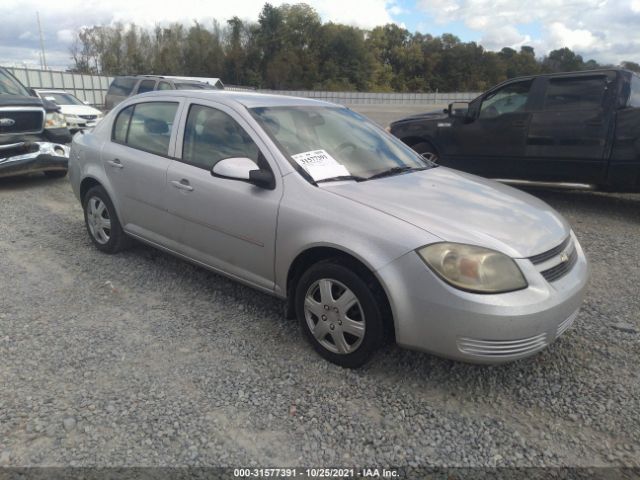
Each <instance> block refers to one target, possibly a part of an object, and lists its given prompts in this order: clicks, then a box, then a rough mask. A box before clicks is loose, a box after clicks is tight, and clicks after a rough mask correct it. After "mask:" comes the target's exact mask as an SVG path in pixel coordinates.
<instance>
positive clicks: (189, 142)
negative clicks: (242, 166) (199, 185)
mask: <svg viewBox="0 0 640 480" xmlns="http://www.w3.org/2000/svg"><path fill="white" fill-rule="evenodd" d="M259 154H260V150H259V149H258V146H257V145H256V144H255V143H254V141H253V140H252V139H251V137H250V136H249V134H247V132H246V131H245V130H244V129H243V128H242V127H241V126H240V125H239V124H238V122H236V121H235V120H234V119H233V118H231V116H229V115H228V114H226V113H224V112H222V111H220V110H217V109H215V108H210V107H204V106H201V105H192V106H191V108H190V109H189V115H188V117H187V124H186V126H185V131H184V145H183V147H182V160H183V161H185V162H187V163H190V164H192V165H195V166H197V167H201V168H205V169H207V170H211V169H212V168H213V166H214V165H215V164H216V163H217V162H219V161H220V160H222V159H224V158H233V157H245V158H250V159H251V160H253V161H254V162H256V163H259V159H258V157H259Z"/></svg>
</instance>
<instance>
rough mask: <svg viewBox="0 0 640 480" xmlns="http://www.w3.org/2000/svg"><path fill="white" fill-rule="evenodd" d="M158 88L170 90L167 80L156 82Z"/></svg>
mask: <svg viewBox="0 0 640 480" xmlns="http://www.w3.org/2000/svg"><path fill="white" fill-rule="evenodd" d="M158 90H172V88H171V84H170V83H169V82H160V83H159V84H158Z"/></svg>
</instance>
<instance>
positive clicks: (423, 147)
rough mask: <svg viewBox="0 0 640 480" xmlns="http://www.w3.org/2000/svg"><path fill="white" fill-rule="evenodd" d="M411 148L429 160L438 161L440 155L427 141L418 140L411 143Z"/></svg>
mask: <svg viewBox="0 0 640 480" xmlns="http://www.w3.org/2000/svg"><path fill="white" fill-rule="evenodd" d="M411 148H412V149H414V150H415V151H416V152H418V153H419V154H420V155H422V156H423V157H425V158H426V159H427V160H430V161H431V162H433V163H438V161H439V159H440V156H439V155H438V150H436V148H435V147H434V146H433V145H431V144H430V143H429V142H419V143H415V144H413V145H411Z"/></svg>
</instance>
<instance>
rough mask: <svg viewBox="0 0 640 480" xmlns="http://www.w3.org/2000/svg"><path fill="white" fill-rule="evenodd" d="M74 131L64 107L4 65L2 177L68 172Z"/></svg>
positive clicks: (0, 75) (0, 85)
mask: <svg viewBox="0 0 640 480" xmlns="http://www.w3.org/2000/svg"><path fill="white" fill-rule="evenodd" d="M70 142H71V134H70V133H69V130H68V129H67V126H66V123H65V120H64V116H63V115H62V114H61V113H60V108H59V107H58V106H57V105H56V104H55V103H52V102H50V101H48V100H43V99H41V98H39V97H37V96H36V95H35V94H33V93H32V92H30V91H29V90H28V89H27V88H25V87H24V85H22V84H21V83H20V82H19V81H18V79H17V78H15V77H14V76H13V75H11V73H9V72H8V71H7V70H6V69H4V68H2V67H0V177H9V176H13V175H22V174H26V173H32V172H44V173H45V175H47V176H51V177H62V176H64V175H66V173H67V164H68V161H69V147H68V146H67V145H68V144H69V143H70Z"/></svg>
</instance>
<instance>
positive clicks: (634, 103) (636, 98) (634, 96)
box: [627, 75, 640, 107]
mask: <svg viewBox="0 0 640 480" xmlns="http://www.w3.org/2000/svg"><path fill="white" fill-rule="evenodd" d="M627 106H628V107H640V77H638V76H636V75H631V94H630V95H629V103H627Z"/></svg>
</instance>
